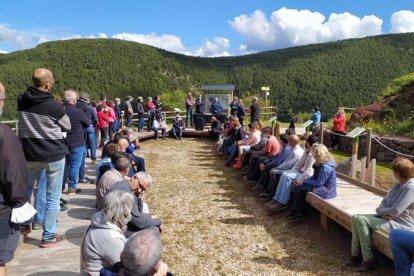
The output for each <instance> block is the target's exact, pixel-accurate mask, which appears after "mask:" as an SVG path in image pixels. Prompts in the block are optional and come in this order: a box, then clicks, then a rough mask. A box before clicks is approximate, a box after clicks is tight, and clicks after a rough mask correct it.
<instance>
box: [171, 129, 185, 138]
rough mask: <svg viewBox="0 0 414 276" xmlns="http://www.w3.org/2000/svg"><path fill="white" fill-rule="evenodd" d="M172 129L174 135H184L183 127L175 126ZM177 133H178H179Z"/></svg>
mask: <svg viewBox="0 0 414 276" xmlns="http://www.w3.org/2000/svg"><path fill="white" fill-rule="evenodd" d="M172 131H173V135H174V137H182V136H183V129H179V128H175V127H173V128H172ZM177 133H178V135H177Z"/></svg>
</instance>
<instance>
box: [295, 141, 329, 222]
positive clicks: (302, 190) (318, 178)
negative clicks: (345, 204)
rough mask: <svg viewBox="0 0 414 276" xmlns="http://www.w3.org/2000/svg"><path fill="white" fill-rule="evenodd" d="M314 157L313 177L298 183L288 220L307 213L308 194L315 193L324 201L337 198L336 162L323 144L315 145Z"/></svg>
mask: <svg viewBox="0 0 414 276" xmlns="http://www.w3.org/2000/svg"><path fill="white" fill-rule="evenodd" d="M311 152H312V155H313V158H315V165H314V166H313V170H314V171H313V175H312V176H311V177H309V178H306V179H305V180H304V181H303V183H296V184H295V187H294V190H293V207H292V211H291V212H290V214H289V215H288V216H287V218H288V219H296V218H300V217H302V216H303V215H304V213H305V199H306V194H307V192H309V191H310V192H313V193H314V194H316V195H318V196H319V197H321V198H323V199H329V198H334V197H336V171H335V166H336V164H335V160H334V158H333V157H332V155H331V154H330V153H329V150H328V148H327V147H326V146H325V145H323V144H313V146H312V150H311Z"/></svg>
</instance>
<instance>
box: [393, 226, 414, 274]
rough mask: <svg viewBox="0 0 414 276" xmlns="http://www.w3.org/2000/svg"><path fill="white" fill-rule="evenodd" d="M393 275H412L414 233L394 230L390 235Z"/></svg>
mask: <svg viewBox="0 0 414 276" xmlns="http://www.w3.org/2000/svg"><path fill="white" fill-rule="evenodd" d="M390 244H391V250H392V255H393V259H394V269H395V275H397V276H402V275H414V263H413V257H414V232H413V231H408V230H404V229H394V230H391V233H390Z"/></svg>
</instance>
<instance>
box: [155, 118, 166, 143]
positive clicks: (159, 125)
mask: <svg viewBox="0 0 414 276" xmlns="http://www.w3.org/2000/svg"><path fill="white" fill-rule="evenodd" d="M152 130H153V131H154V139H155V140H158V130H161V133H162V136H161V138H162V139H165V134H166V133H167V125H166V124H165V122H164V119H163V118H162V116H157V117H155V120H154V122H153V123H152Z"/></svg>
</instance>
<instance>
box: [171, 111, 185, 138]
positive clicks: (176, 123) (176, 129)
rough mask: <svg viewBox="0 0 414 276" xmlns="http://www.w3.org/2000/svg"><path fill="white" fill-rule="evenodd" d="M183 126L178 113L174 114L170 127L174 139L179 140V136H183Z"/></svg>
mask: <svg viewBox="0 0 414 276" xmlns="http://www.w3.org/2000/svg"><path fill="white" fill-rule="evenodd" d="M184 128H185V127H184V122H183V120H182V119H181V116H180V115H179V114H177V115H175V118H174V120H173V127H172V132H173V135H174V138H175V139H177V140H181V137H183V129H184Z"/></svg>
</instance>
